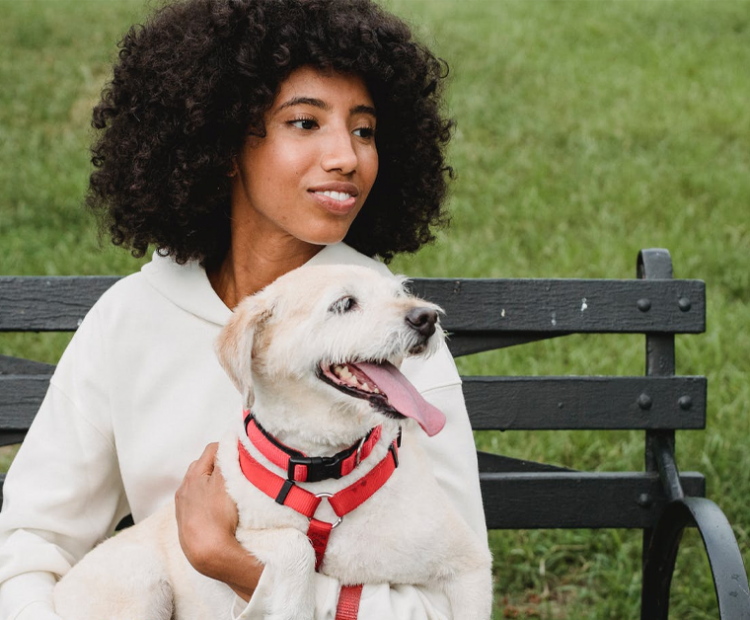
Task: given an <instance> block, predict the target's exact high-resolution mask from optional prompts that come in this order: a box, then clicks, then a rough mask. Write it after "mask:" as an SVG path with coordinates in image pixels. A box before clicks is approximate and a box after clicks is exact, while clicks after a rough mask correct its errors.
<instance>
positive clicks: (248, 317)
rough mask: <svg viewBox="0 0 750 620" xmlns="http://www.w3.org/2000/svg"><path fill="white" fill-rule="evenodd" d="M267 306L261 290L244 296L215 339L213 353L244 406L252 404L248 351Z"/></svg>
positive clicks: (269, 309)
mask: <svg viewBox="0 0 750 620" xmlns="http://www.w3.org/2000/svg"><path fill="white" fill-rule="evenodd" d="M270 314H271V308H270V304H269V303H268V300H267V299H266V298H265V296H263V295H262V294H258V295H253V296H252V297H247V298H246V299H244V300H243V301H242V302H240V304H239V305H238V306H237V307H236V308H235V309H234V314H233V315H232V318H231V319H229V321H228V322H227V324H226V326H225V327H224V329H223V330H222V331H221V333H220V334H219V338H218V339H217V340H216V355H217V356H218V358H219V362H220V363H221V366H222V367H223V368H224V370H225V371H226V373H227V375H229V378H230V379H231V380H232V382H233V383H234V385H235V387H236V388H237V389H238V390H239V392H240V393H241V394H242V401H243V405H244V407H245V408H246V409H250V408H251V407H252V406H253V401H254V400H255V396H254V394H253V378H252V372H251V369H252V354H253V341H254V339H255V337H256V335H257V333H258V329H259V328H260V327H261V325H262V323H263V322H264V321H265V320H266V319H267V318H268V317H269V316H270Z"/></svg>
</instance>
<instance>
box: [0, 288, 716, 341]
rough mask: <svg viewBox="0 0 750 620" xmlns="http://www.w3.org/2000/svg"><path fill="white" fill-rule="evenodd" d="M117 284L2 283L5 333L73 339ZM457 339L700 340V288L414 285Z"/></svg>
mask: <svg viewBox="0 0 750 620" xmlns="http://www.w3.org/2000/svg"><path fill="white" fill-rule="evenodd" d="M117 280H118V278H116V277H105V276H101V277H100V276H80V277H76V276H67V277H65V276H61V277H13V276H3V277H0V307H2V308H3V310H2V312H0V331H22V332H23V331H74V330H75V329H76V328H77V327H78V325H79V324H80V321H81V320H82V319H83V317H84V316H85V314H86V312H88V310H89V308H90V307H91V306H92V305H93V303H94V302H95V301H96V300H97V299H98V298H99V297H100V296H101V294H102V293H103V292H104V291H106V290H107V289H108V288H109V287H110V286H112V284H114V283H115V282H116V281H117ZM412 289H413V290H414V291H415V292H416V293H417V294H419V295H422V296H424V297H425V298H427V299H430V300H431V301H434V302H435V303H437V304H439V305H440V306H442V307H443V309H444V310H445V312H446V317H445V320H444V321H443V324H444V327H445V328H446V330H447V331H448V332H451V333H455V334H472V333H477V332H482V333H485V332H493V331H494V332H498V333H500V334H505V333H508V332H523V333H536V334H540V335H542V336H549V335H557V334H565V333H654V332H669V333H700V332H702V331H704V330H705V323H706V321H705V285H704V283H703V282H701V281H699V280H670V281H663V280H656V281H655V280H572V279H571V280H559V279H549V280H542V279H515V280H513V279H503V280H500V279H498V280H489V279H487V280H482V279H473V280H447V279H442V278H424V279H415V280H413V282H412Z"/></svg>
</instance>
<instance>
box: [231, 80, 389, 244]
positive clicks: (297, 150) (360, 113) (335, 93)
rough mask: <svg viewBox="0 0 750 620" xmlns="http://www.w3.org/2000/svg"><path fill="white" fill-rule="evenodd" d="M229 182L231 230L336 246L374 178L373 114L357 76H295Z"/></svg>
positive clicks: (248, 144) (247, 145)
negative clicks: (245, 228) (241, 228)
mask: <svg viewBox="0 0 750 620" xmlns="http://www.w3.org/2000/svg"><path fill="white" fill-rule="evenodd" d="M264 121H265V126H266V135H265V136H264V137H262V138H259V137H256V136H250V137H249V138H248V139H247V141H246V143H245V146H244V147H243V150H242V152H241V153H240V155H239V157H238V159H237V162H236V171H235V174H234V176H233V178H232V225H233V227H237V226H243V227H244V226H248V227H249V228H248V230H250V229H251V230H252V231H253V236H256V235H258V234H261V235H263V237H262V238H264V239H267V238H268V237H267V236H268V235H270V236H273V235H281V236H292V237H295V238H296V239H299V240H301V241H303V242H305V243H309V244H314V245H327V244H331V243H337V242H338V241H341V240H342V239H343V238H344V236H345V235H346V233H347V231H348V230H349V227H350V226H351V224H352V222H353V221H354V218H355V217H356V216H357V213H359V211H360V209H361V208H362V206H363V205H364V203H365V200H366V199H367V196H368V194H369V193H370V189H371V188H372V185H373V183H374V182H375V177H376V176H377V174H378V151H377V148H376V146H375V122H376V119H375V109H374V105H373V102H372V98H371V97H370V93H369V92H368V90H367V87H366V86H365V84H364V82H363V80H362V79H361V78H359V77H358V76H353V75H345V74H339V73H321V72H319V71H318V70H316V69H314V68H312V67H301V68H299V69H297V70H295V71H294V72H293V73H292V74H291V75H290V76H289V77H288V78H287V79H286V80H285V81H284V82H283V83H282V84H281V87H280V90H279V93H278V96H277V97H276V99H275V100H274V102H273V104H272V106H271V108H270V109H269V110H268V111H267V112H266V115H265V117H264Z"/></svg>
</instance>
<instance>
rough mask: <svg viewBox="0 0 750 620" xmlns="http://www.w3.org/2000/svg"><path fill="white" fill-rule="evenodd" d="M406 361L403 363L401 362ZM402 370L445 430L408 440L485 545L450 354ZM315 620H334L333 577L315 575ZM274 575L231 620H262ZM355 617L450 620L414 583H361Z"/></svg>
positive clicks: (436, 595) (238, 603) (473, 460)
mask: <svg viewBox="0 0 750 620" xmlns="http://www.w3.org/2000/svg"><path fill="white" fill-rule="evenodd" d="M407 362H409V363H407ZM407 362H405V363H404V366H402V371H403V372H404V374H405V375H406V376H407V377H408V378H409V380H410V381H411V382H412V383H413V384H414V385H415V386H417V388H418V389H419V390H420V392H421V393H422V395H423V396H424V398H425V400H427V401H428V402H429V403H431V404H433V405H435V406H436V407H437V408H438V409H441V410H442V411H443V413H445V416H446V425H445V428H444V429H443V430H442V431H441V432H440V433H438V434H437V435H436V436H434V437H427V436H426V435H425V434H424V433H421V432H418V433H415V434H414V436H413V437H412V438H410V439H409V440H410V441H411V440H416V441H420V442H422V447H423V448H424V449H425V450H426V451H427V454H428V456H429V457H430V459H431V461H432V464H433V472H434V474H435V477H436V478H437V480H438V483H439V484H440V486H441V487H442V488H443V490H444V491H445V492H446V493H447V495H448V497H449V498H450V499H451V501H452V502H453V504H454V506H455V507H456V509H457V510H458V512H459V514H460V515H461V516H463V518H464V519H465V521H466V522H467V523H468V524H469V526H471V528H472V529H473V530H474V531H475V532H476V534H477V537H478V538H479V539H480V540H482V541H483V543H484V544H485V545H486V544H487V542H486V541H487V527H486V524H485V519H484V510H483V507H482V496H481V492H480V487H479V473H478V465H477V456H476V447H475V445H474V436H473V433H472V430H471V424H470V423H469V416H468V414H467V412H466V405H465V403H464V398H463V391H462V389H461V379H460V377H459V375H458V371H457V370H456V366H455V364H454V362H453V358H452V357H451V355H450V352H449V351H448V348H447V347H446V346H444V347H443V348H442V349H441V350H440V351H439V352H438V353H436V354H435V355H434V356H433V357H431V358H429V359H427V360H424V361H416V360H415V361H414V362H410V361H409V360H407ZM315 579H316V582H315V588H316V603H315V604H316V610H315V618H316V620H335V617H336V606H337V604H338V595H339V590H340V584H339V582H338V581H337V580H336V579H333V578H331V577H327V576H325V575H321V574H319V573H317V574H316V575H315ZM273 580H274V575H273V574H272V571H270V570H269V569H268V568H267V569H266V570H264V571H263V573H262V575H261V578H260V581H259V583H258V587H257V589H256V590H255V593H254V594H253V597H252V599H251V600H250V602H249V603H245V602H244V601H243V600H242V599H240V598H239V597H238V598H237V599H236V600H235V604H234V608H233V610H232V614H231V617H232V618H233V620H262V619H263V618H264V613H265V606H266V602H265V601H266V599H267V597H268V592H269V591H270V590H271V589H272V588H273ZM358 617H359V620H453V616H452V614H451V611H450V604H449V603H448V600H447V598H446V596H445V595H444V594H443V593H442V592H440V591H438V590H436V589H431V588H424V587H416V586H406V585H399V586H392V585H389V584H377V585H367V586H365V587H364V588H363V590H362V598H361V602H360V607H359V616H358Z"/></svg>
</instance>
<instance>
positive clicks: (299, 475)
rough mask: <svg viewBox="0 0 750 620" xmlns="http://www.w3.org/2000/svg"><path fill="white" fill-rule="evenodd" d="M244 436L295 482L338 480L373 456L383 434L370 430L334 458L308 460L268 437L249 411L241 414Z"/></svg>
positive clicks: (313, 457)
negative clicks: (372, 453) (243, 417)
mask: <svg viewBox="0 0 750 620" xmlns="http://www.w3.org/2000/svg"><path fill="white" fill-rule="evenodd" d="M243 413H244V414H245V432H246V433H247V437H248V439H250V441H251V443H252V444H253V445H254V446H255V447H256V448H257V449H258V450H259V451H260V453H261V454H262V455H263V456H265V457H266V458H267V459H268V460H269V461H271V462H272V463H273V464H274V465H276V466H277V467H281V469H284V470H286V472H287V478H288V479H289V480H294V481H295V482H320V481H321V480H328V479H330V478H334V479H336V480H338V479H339V478H342V477H343V476H346V475H347V474H350V473H351V472H352V471H353V470H354V468H355V467H357V465H359V464H360V462H362V461H364V460H365V459H366V458H367V457H368V456H370V453H371V452H372V450H373V448H374V447H375V445H376V444H377V443H378V440H379V439H380V435H381V433H382V431H383V428H382V427H381V426H376V427H375V428H373V429H372V430H370V432H369V433H367V435H365V436H364V437H363V438H362V439H361V440H360V441H358V442H357V443H356V444H354V445H353V446H350V447H349V448H347V449H346V450H342V451H341V452H339V453H338V454H334V455H333V456H307V455H306V454H304V453H302V452H300V451H299V450H294V449H293V448H290V447H289V446H285V445H284V444H283V443H281V442H280V441H279V440H278V439H276V438H275V437H274V436H273V435H271V434H269V433H268V431H266V430H265V429H264V428H263V427H262V426H261V425H260V424H259V423H258V421H257V420H256V419H255V417H254V416H253V414H252V413H251V412H250V411H247V410H246V411H244V412H243Z"/></svg>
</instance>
